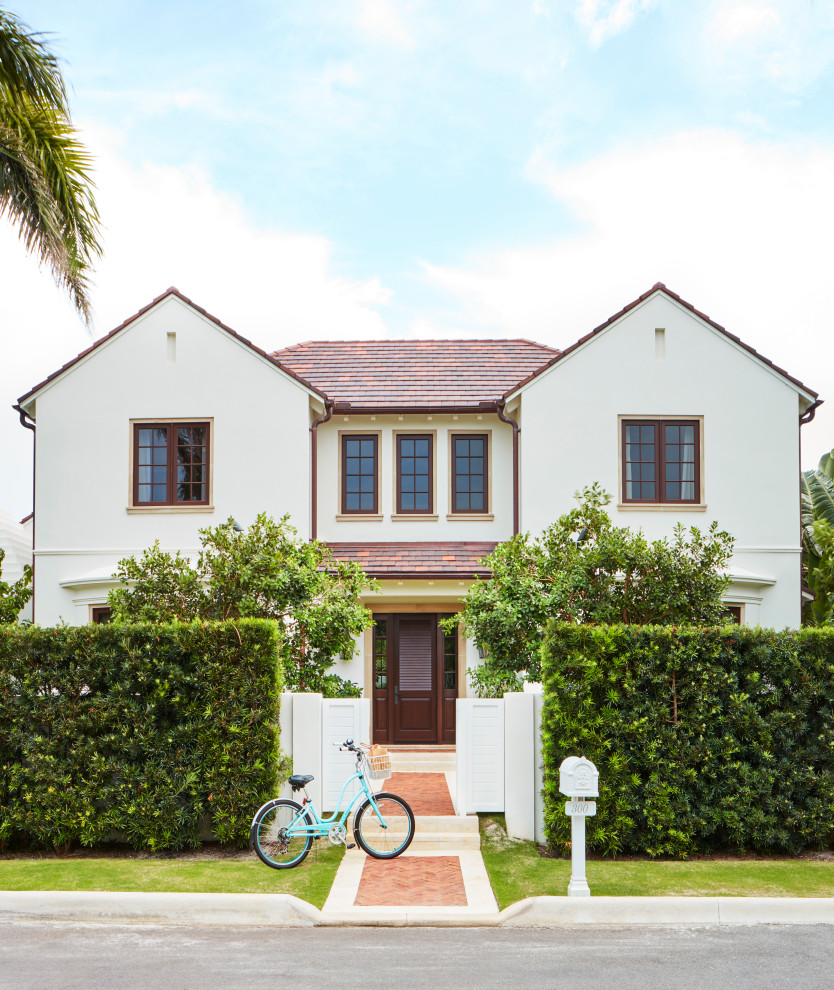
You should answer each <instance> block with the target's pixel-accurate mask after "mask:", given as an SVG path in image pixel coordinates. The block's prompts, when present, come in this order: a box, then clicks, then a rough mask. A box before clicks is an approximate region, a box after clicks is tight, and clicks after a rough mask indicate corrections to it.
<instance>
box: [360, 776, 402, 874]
mask: <svg viewBox="0 0 834 990" xmlns="http://www.w3.org/2000/svg"><path fill="white" fill-rule="evenodd" d="M374 801H375V802H376V805H377V807H378V808H379V814H377V812H376V811H375V810H374V806H373V805H372V804H371V802H370V800H368V801H366V802H365V803H364V804H363V805H362V807H361V808H360V809H359V810H358V811H357V812H356V818H355V819H354V820H353V836H354V838H355V839H356V841H357V843H358V845H359V847H360V848H361V849H364V850H365V852H366V853H367V854H368V855H369V856H373V857H374V859H393V858H394V857H395V856H399V855H400V853H404V852H405V851H406V849H408V847H409V846H410V845H411V840H412V839H413V838H414V812H413V811H412V810H411V808H410V807H409V806H408V804H406V802H405V801H403V799H402V798H401V797H397V795H396V794H388V793H386V792H385V791H381V792H380V793H379V794H375V795H374Z"/></svg>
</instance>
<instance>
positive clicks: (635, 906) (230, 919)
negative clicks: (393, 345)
mask: <svg viewBox="0 0 834 990" xmlns="http://www.w3.org/2000/svg"><path fill="white" fill-rule="evenodd" d="M4 921H67V922H96V923H101V922H110V923H115V924H165V925H223V926H230V927H231V926H249V925H260V926H270V927H276V928H313V927H354V926H355V927H359V926H361V927H367V926H373V927H386V928H387V927H396V928H402V927H432V928H446V927H454V928H461V927H467V928H495V927H501V928H521V927H530V928H533V927H536V928H576V927H584V926H597V927H620V926H663V927H669V926H675V925H695V926H701V925H722V926H728V925H834V897H832V898H827V897H587V898H586V897H570V898H569V897H530V898H527V899H526V900H523V901H519V902H518V903H516V904H511V905H510V907H508V908H505V909H504V910H503V911H501V912H500V913H496V914H483V913H481V912H478V911H472V912H471V913H467V911H466V909H463V910H461V909H457V910H456V911H453V910H444V909H443V908H437V909H431V908H418V909H415V908H402V909H391V908H380V909H379V911H378V912H375V911H374V910H373V909H369V908H362V909H358V910H356V911H355V912H354V911H344V910H343V911H338V912H336V911H328V912H326V913H324V914H323V913H322V912H321V911H319V910H318V909H317V908H314V907H313V906H312V904H308V903H307V902H306V901H302V900H300V899H299V898H297V897H292V896H291V895H289V894H142V893H104V892H98V891H66V890H56V891H41V890H22V891H0V924H2V923H3V922H4Z"/></svg>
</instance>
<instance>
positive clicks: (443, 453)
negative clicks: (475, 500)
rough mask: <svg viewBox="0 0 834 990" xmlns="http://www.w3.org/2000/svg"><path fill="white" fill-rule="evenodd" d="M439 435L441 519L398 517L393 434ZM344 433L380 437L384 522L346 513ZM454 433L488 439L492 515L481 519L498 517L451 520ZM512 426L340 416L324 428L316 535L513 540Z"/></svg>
mask: <svg viewBox="0 0 834 990" xmlns="http://www.w3.org/2000/svg"><path fill="white" fill-rule="evenodd" d="M398 431H399V432H404V433H409V432H411V433H433V434H435V443H434V465H435V476H434V481H435V484H434V489H435V499H434V503H435V504H434V511H433V513H432V515H436V516H437V518H436V519H404V518H402V517H400V518H399V519H396V518H394V517H395V516H396V515H397V511H396V482H395V463H396V455H395V434H396V433H397V432H398ZM342 433H347V434H350V433H361V434H365V433H367V434H370V433H379V435H380V436H379V442H378V450H379V498H378V513H377V515H380V516H381V517H382V518H381V519H374V520H369V519H367V518H363V516H362V515H360V514H356V515H354V516H349V517H348V516H346V515H342V514H341V477H340V471H341V458H340V440H339V437H340V435H341V434H342ZM453 433H487V434H490V436H491V445H490V454H491V457H490V461H491V466H490V468H489V473H490V500H489V501H490V511H489V513H483V514H481V513H479V514H478V515H479V516H480V515H491V516H492V517H493V518H491V519H484V518H477V517H476V516H475V515H473V517H471V518H463V516H462V515H458V516H456V517H455V518H453V519H450V518H449V516H451V515H452V498H451V488H450V485H451V479H450V456H449V454H450V447H449V444H450V436H451V434H453ZM512 446H513V432H512V428H511V427H510V426H508V425H507V424H506V423H502V422H501V421H500V420H499V419H498V417H497V416H496V415H495V414H494V413H493V414H487V413H485V414H483V415H481V416H478V415H466V414H460V415H458V416H451V415H444V416H440V415H431V416H430V415H426V414H417V413H411V414H410V413H405V414H403V417H402V419H401V418H400V417H399V416H375V417H371V416H358V415H357V416H343V415H334V416H333V418H332V419H330V420H329V421H328V422H327V423H323V424H322V425H321V426H320V427H319V429H318V453H319V456H318V536H319V539H322V540H329V541H332V542H337V543H358V542H369V543H380V542H394V543H400V542H411V541H415V542H425V543H438V542H444V541H466V540H475V541H486V540H492V541H495V542H498V541H500V540H506V539H508V538H509V537H510V536H512V532H513V487H512V480H513V475H512Z"/></svg>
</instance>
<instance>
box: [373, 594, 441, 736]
mask: <svg viewBox="0 0 834 990" xmlns="http://www.w3.org/2000/svg"><path fill="white" fill-rule="evenodd" d="M439 618H442V616H437V615H415V614H413V613H412V614H408V615H396V614H395V615H376V616H375V617H374V639H373V665H374V675H373V676H374V685H373V737H374V742H378V743H439V742H444V743H453V742H454V741H455V698H456V697H457V648H456V643H457V635H456V634H455V633H447V634H444V633H443V630H442V629H441V628H440V626H439V625H438V619H439Z"/></svg>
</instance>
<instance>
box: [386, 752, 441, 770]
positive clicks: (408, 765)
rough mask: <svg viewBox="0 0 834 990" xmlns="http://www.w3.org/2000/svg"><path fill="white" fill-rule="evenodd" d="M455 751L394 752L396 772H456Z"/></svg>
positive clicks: (392, 760)
mask: <svg viewBox="0 0 834 990" xmlns="http://www.w3.org/2000/svg"><path fill="white" fill-rule="evenodd" d="M455 768H456V763H455V754H454V753H392V754H391V769H392V770H393V771H394V773H454V772H455Z"/></svg>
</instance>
